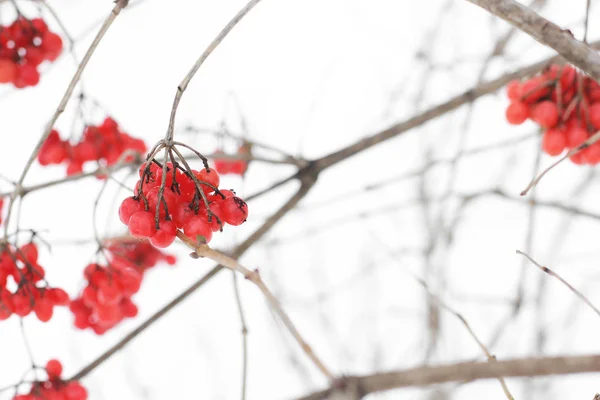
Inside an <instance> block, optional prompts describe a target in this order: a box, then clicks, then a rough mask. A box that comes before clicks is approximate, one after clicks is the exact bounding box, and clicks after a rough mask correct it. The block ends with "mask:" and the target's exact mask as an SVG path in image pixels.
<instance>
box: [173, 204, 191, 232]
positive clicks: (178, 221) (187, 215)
mask: <svg viewBox="0 0 600 400" xmlns="http://www.w3.org/2000/svg"><path fill="white" fill-rule="evenodd" d="M194 215H196V214H195V213H194V210H192V209H191V208H190V204H189V203H179V204H177V205H176V206H175V211H173V221H174V222H175V225H177V227H178V228H183V226H184V225H185V224H187V223H188V221H189V220H190V219H192V217H193V216H194Z"/></svg>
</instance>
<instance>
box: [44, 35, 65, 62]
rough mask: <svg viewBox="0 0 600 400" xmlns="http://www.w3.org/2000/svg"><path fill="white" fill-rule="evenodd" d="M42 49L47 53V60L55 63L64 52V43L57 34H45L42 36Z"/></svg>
mask: <svg viewBox="0 0 600 400" xmlns="http://www.w3.org/2000/svg"><path fill="white" fill-rule="evenodd" d="M41 48H42V50H43V51H44V52H45V54H46V58H47V59H48V60H50V61H54V60H56V59H57V58H58V56H59V55H60V53H61V52H62V48H63V41H62V39H61V37H60V36H58V35H57V34H56V33H53V32H44V34H43V35H42V45H41Z"/></svg>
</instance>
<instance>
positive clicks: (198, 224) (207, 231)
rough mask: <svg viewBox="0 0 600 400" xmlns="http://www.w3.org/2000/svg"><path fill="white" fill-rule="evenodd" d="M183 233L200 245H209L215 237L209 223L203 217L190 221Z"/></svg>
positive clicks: (196, 217)
mask: <svg viewBox="0 0 600 400" xmlns="http://www.w3.org/2000/svg"><path fill="white" fill-rule="evenodd" d="M183 233H184V234H185V235H186V236H187V237H189V238H191V239H192V240H194V241H198V242H200V243H203V242H204V243H209V242H210V240H211V239H212V235H213V231H212V229H211V227H210V225H209V223H208V221H207V220H206V219H204V218H203V217H201V216H195V217H193V218H192V219H190V220H189V221H188V223H187V224H185V226H184V227H183Z"/></svg>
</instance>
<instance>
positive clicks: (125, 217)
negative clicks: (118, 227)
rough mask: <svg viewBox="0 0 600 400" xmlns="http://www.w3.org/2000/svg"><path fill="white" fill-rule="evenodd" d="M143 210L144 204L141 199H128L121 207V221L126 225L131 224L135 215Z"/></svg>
mask: <svg viewBox="0 0 600 400" xmlns="http://www.w3.org/2000/svg"><path fill="white" fill-rule="evenodd" d="M142 209H143V203H142V201H141V200H140V199H136V198H135V197H128V198H126V199H125V200H123V202H122V203H121V206H120V207H119V219H120V220H121V222H122V223H124V224H125V225H128V224H129V218H131V216H132V215H133V213H135V212H138V211H141V210H142Z"/></svg>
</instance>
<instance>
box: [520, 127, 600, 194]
mask: <svg viewBox="0 0 600 400" xmlns="http://www.w3.org/2000/svg"><path fill="white" fill-rule="evenodd" d="M598 140H600V131H598V132H596V133H594V134H593V135H592V136H590V137H589V138H588V139H587V140H586V141H585V142H583V143H582V144H580V145H579V146H577V147H574V148H572V149H571V150H569V151H568V152H567V154H565V155H564V156H563V157H561V158H560V159H559V160H557V161H555V162H554V163H552V164H551V165H550V166H549V167H548V168H546V169H545V170H543V171H542V173H541V174H539V175H538V176H537V177H536V178H534V179H533V180H532V181H531V183H529V185H527V187H526V188H525V189H524V190H523V191H522V192H521V196H525V195H526V194H527V192H529V191H530V190H531V189H532V188H533V187H535V186H536V185H537V184H538V183H539V182H540V181H541V180H542V178H543V177H544V175H546V174H547V173H548V172H550V170H552V169H553V168H554V167H556V166H557V165H558V164H560V163H561V162H563V161H564V160H566V159H567V158H569V157H571V156H573V155H575V154H577V153H579V152H580V151H581V150H583V149H585V148H588V147H590V146H591V145H592V144H594V143H596V142H597V141H598Z"/></svg>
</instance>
